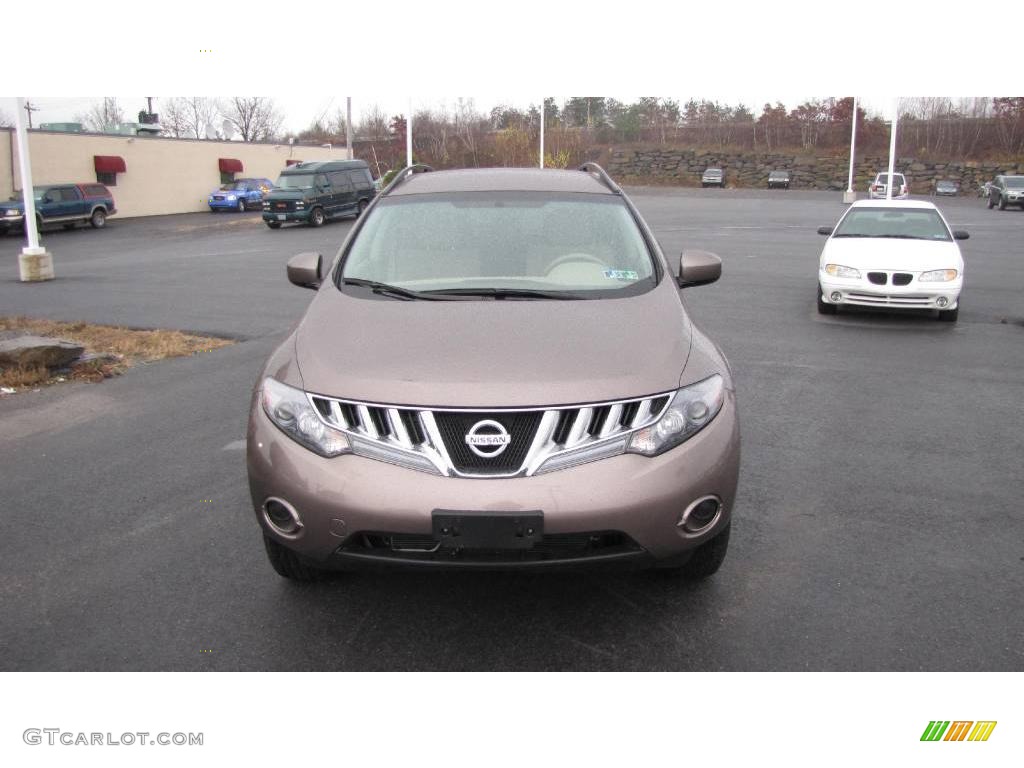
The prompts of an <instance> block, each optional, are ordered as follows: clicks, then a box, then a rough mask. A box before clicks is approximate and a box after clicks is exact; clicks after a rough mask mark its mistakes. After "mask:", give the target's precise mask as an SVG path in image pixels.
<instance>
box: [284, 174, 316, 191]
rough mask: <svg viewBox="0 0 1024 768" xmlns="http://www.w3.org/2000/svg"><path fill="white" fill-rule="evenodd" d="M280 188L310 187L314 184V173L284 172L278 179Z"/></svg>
mask: <svg viewBox="0 0 1024 768" xmlns="http://www.w3.org/2000/svg"><path fill="white" fill-rule="evenodd" d="M276 186H277V188H278V189H310V188H312V186H313V174H312V173H289V174H287V175H285V174H282V175H281V176H279V177H278V179H277V184H276Z"/></svg>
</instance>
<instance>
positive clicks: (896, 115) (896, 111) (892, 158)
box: [885, 96, 900, 200]
mask: <svg viewBox="0 0 1024 768" xmlns="http://www.w3.org/2000/svg"><path fill="white" fill-rule="evenodd" d="M899 119H900V97H899V96H897V97H896V98H895V99H894V100H893V110H892V126H891V127H890V128H889V178H888V179H887V182H886V185H885V199H886V200H892V183H893V171H894V167H893V166H894V165H895V163H896V123H898V122H899Z"/></svg>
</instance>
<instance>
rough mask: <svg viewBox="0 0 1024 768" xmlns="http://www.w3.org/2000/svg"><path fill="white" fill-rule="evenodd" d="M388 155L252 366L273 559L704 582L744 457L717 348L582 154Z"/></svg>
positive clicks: (283, 563) (257, 462) (683, 265)
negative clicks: (278, 336)
mask: <svg viewBox="0 0 1024 768" xmlns="http://www.w3.org/2000/svg"><path fill="white" fill-rule="evenodd" d="M429 170H430V169H429V168H426V167H423V166H413V167H412V168H407V169H405V170H404V171H403V172H401V173H400V174H399V175H398V176H397V178H396V179H395V181H393V182H392V183H391V185H390V186H389V187H388V188H387V189H385V190H384V191H383V192H382V193H381V195H380V196H379V197H378V198H377V199H376V200H375V201H374V203H373V204H372V205H371V206H370V208H369V209H368V210H367V212H366V213H365V215H364V216H363V217H361V218H360V219H359V220H358V222H357V223H356V225H355V226H354V227H353V229H352V231H351V232H350V234H349V236H348V237H347V239H346V241H345V243H344V244H343V245H342V247H341V249H340V251H339V252H338V254H337V256H336V257H335V259H334V260H333V262H332V263H331V264H326V263H324V261H323V259H322V258H321V256H320V255H319V254H316V253H305V254H299V255H298V256H295V257H294V258H292V259H291V261H290V262H289V264H288V275H289V279H290V280H291V281H292V282H293V283H296V284H298V285H302V286H305V287H308V288H313V289H315V290H316V293H315V295H314V297H313V300H312V302H311V303H310V305H309V308H308V309H307V311H306V313H305V315H304V317H303V318H302V320H301V322H300V323H299V324H298V325H297V327H296V328H295V329H294V331H293V332H292V333H291V335H289V336H288V337H287V338H286V339H285V340H284V342H283V343H282V344H281V346H280V347H279V348H278V349H277V350H276V351H275V352H274V354H273V355H272V356H271V358H270V360H269V361H268V363H267V365H266V367H265V368H264V370H263V372H262V374H261V375H260V377H259V380H258V381H257V384H256V387H255V390H254V393H253V399H252V408H251V413H250V419H249V429H248V440H247V458H248V471H249V483H250V488H251V493H252V501H253V507H254V511H255V514H256V518H257V520H258V522H259V524H260V526H261V528H262V533H263V537H264V542H265V546H266V550H267V553H268V556H269V559H270V562H271V564H272V565H273V566H274V568H275V569H276V570H277V572H278V573H280V574H281V575H283V576H285V577H288V578H292V579H299V580H306V579H313V578H316V577H318V576H320V575H322V574H323V573H324V572H326V571H329V570H336V569H347V568H354V567H357V566H402V567H407V568H432V567H446V568H463V569H481V568H552V567H569V566H610V565H613V564H633V565H653V566H656V567H661V568H670V569H675V570H677V571H679V572H680V573H681V574H682V575H683V576H686V577H689V578H703V577H706V576H709V575H711V574H712V573H714V572H715V571H716V570H718V568H719V566H720V565H721V563H722V561H723V559H724V557H725V552H726V548H727V545H728V541H729V531H730V521H731V515H732V510H733V505H734V502H735V495H736V484H737V477H738V473H739V456H740V450H739V445H740V439H739V425H738V418H737V408H736V396H735V389H734V385H733V380H732V375H731V372H730V370H729V366H728V363H727V362H726V360H725V358H724V357H723V355H722V353H721V351H720V350H719V349H718V347H717V346H716V345H715V344H714V343H713V342H712V341H711V340H710V339H709V338H708V337H707V336H705V335H704V334H703V333H702V332H701V331H700V330H699V329H698V328H697V327H696V326H695V325H694V324H693V322H692V321H691V319H690V316H689V315H688V313H687V311H686V309H685V308H684V304H683V301H682V293H683V291H681V289H685V288H687V287H689V286H696V285H700V284H703V283H710V282H714V281H715V280H717V279H718V277H719V275H720V273H721V261H720V260H719V259H718V257H716V256H714V255H713V254H709V253H704V252H699V251H684V252H683V254H682V255H681V256H679V257H677V258H676V259H675V260H674V262H670V261H668V260H667V259H666V257H665V256H664V254H663V253H662V252H661V249H660V248H659V246H658V244H657V242H656V240H655V239H654V237H653V235H652V233H651V231H650V229H649V228H648V226H647V225H646V224H645V223H644V221H643V219H642V218H641V217H640V214H639V213H638V211H637V210H636V208H635V206H634V205H633V204H632V203H631V202H630V200H629V199H628V198H627V197H626V196H625V195H624V194H623V193H622V191H621V190H620V189H619V187H618V186H617V185H616V184H615V183H614V182H613V181H612V180H611V179H610V178H609V177H608V175H607V174H606V173H605V172H604V171H603V170H602V169H601V168H599V167H598V166H595V165H593V164H587V165H585V166H583V167H582V168H581V169H579V170H576V171H572V170H529V169H487V170H467V171H442V172H426V171H429Z"/></svg>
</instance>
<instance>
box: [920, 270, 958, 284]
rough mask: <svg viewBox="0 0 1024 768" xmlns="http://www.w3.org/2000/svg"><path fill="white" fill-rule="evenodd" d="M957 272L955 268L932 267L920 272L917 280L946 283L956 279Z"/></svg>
mask: <svg viewBox="0 0 1024 768" xmlns="http://www.w3.org/2000/svg"><path fill="white" fill-rule="evenodd" d="M958 274H959V272H957V271H956V270H955V269H933V270H932V271H931V272H922V273H921V276H920V277H919V278H917V280H918V282H920V283H948V282H949V281H950V280H956V276H957V275H958Z"/></svg>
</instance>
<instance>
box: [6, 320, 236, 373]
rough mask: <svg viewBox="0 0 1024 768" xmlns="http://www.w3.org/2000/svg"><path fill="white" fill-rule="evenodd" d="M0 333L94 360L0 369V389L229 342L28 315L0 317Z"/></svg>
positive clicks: (120, 368)
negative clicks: (67, 344)
mask: <svg viewBox="0 0 1024 768" xmlns="http://www.w3.org/2000/svg"><path fill="white" fill-rule="evenodd" d="M0 331H19V332H23V333H27V334H32V335H35V336H46V337H49V338H59V339H65V340H67V341H73V342H75V343H76V344H79V345H81V346H83V347H85V354H86V355H91V356H96V357H94V359H90V360H83V361H79V362H75V363H72V364H71V365H70V366H69V368H68V369H66V370H64V369H62V370H60V371H51V370H49V369H47V368H45V367H44V366H20V367H8V368H2V369H0V386H4V387H9V388H15V389H23V388H30V387H38V386H41V385H44V384H55V383H59V382H61V381H66V380H68V379H77V380H84V381H102V380H103V379H109V378H110V377H112V376H116V375H118V374H120V373H123V372H124V371H126V370H127V369H128V368H130V367H131V366H133V365H136V364H139V363H149V362H153V361H155V360H163V359H165V358H168V357H187V356H189V355H195V354H199V353H202V352H211V351H213V350H215V349H220V348H221V347H226V346H228V345H230V344H234V342H233V341H231V340H230V339H217V338H213V337H210V336H198V335H196V334H191V333H183V332H181V331H165V330H155V331H136V330H131V329H129V328H120V327H116V326H110V325H93V324H91V323H67V322H60V321H56V320H39V319H35V318H30V317H0Z"/></svg>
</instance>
